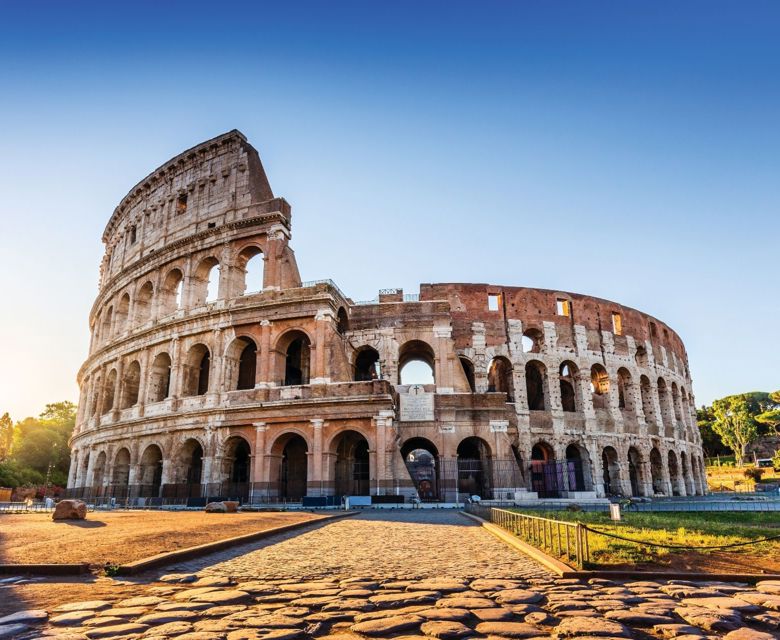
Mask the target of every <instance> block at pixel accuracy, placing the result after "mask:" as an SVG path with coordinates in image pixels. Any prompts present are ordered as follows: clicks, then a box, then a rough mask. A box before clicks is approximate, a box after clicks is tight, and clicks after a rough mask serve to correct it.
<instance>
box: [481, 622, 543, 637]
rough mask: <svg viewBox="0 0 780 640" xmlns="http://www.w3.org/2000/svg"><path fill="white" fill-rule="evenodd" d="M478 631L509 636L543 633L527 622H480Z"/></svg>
mask: <svg viewBox="0 0 780 640" xmlns="http://www.w3.org/2000/svg"><path fill="white" fill-rule="evenodd" d="M476 630H477V633H481V634H483V635H486V636H502V637H507V638H533V637H535V636H538V635H543V633H542V632H541V631H540V630H539V629H538V628H537V627H535V626H533V625H531V624H528V623H527V622H506V621H504V622H501V621H498V622H480V623H479V624H478V625H477V626H476Z"/></svg>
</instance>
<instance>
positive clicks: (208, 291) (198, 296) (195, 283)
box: [192, 257, 220, 307]
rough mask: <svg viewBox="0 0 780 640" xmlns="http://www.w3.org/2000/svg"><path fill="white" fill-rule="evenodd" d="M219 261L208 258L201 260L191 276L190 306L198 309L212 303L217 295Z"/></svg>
mask: <svg viewBox="0 0 780 640" xmlns="http://www.w3.org/2000/svg"><path fill="white" fill-rule="evenodd" d="M219 274H220V268H219V260H217V259H216V258H214V257H208V258H205V259H204V260H201V262H200V264H198V267H197V269H195V272H194V274H193V276H192V305H193V306H194V307H199V306H202V305H204V304H205V303H207V302H213V301H214V300H216V299H217V297H218V295H219Z"/></svg>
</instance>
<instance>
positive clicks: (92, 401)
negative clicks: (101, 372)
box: [89, 376, 102, 417]
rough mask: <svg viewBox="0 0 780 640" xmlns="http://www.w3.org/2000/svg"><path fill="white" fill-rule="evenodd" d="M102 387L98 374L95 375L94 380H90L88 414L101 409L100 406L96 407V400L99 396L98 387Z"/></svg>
mask: <svg viewBox="0 0 780 640" xmlns="http://www.w3.org/2000/svg"><path fill="white" fill-rule="evenodd" d="M101 388H102V384H101V380H100V376H97V377H96V378H95V380H94V381H93V382H92V397H91V398H90V405H89V415H90V417H91V416H94V415H95V414H96V413H97V412H98V409H101V407H98V400H99V396H100V389H101Z"/></svg>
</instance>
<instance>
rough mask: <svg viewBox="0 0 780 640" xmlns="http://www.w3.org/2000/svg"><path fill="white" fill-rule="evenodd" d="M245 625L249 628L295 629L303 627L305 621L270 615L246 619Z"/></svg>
mask: <svg viewBox="0 0 780 640" xmlns="http://www.w3.org/2000/svg"><path fill="white" fill-rule="evenodd" d="M243 624H245V625H246V626H247V627H263V628H267V629H295V628H298V627H300V626H302V625H303V620H301V619H300V618H293V617H291V616H280V615H275V614H270V615H265V616H254V617H251V618H246V619H245V620H244V622H243Z"/></svg>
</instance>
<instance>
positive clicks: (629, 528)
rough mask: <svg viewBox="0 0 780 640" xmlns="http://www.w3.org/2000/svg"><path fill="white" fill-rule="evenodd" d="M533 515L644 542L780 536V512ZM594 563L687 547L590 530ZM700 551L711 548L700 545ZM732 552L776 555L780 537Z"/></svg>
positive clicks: (694, 543) (645, 558)
mask: <svg viewBox="0 0 780 640" xmlns="http://www.w3.org/2000/svg"><path fill="white" fill-rule="evenodd" d="M517 511H518V512H520V513H528V514H529V515H535V516H541V517H544V518H552V519H553V520H565V521H568V522H581V523H583V524H587V525H589V526H591V527H592V528H593V529H597V530H599V531H604V532H607V533H613V534H616V535H619V536H624V537H626V538H631V539H633V540H639V541H641V542H652V543H656V544H669V545H686V546H690V547H701V546H710V545H724V544H733V543H737V542H749V541H751V540H757V539H760V538H765V537H769V536H774V535H780V513H777V512H754V513H751V512H740V513H706V514H704V513H677V512H675V513H624V514H622V517H623V519H622V520H621V521H620V522H612V520H610V519H609V515H608V514H606V513H585V512H576V511H575V512H573V511H544V512H540V511H528V512H523V511H521V510H517ZM588 543H589V546H590V560H591V563H593V564H595V565H599V566H604V565H625V564H637V563H648V562H650V563H662V564H663V563H664V562H663V561H664V560H665V559H666V558H667V556H670V555H671V554H680V553H686V551H685V550H682V549H664V548H659V547H649V546H645V545H643V544H635V543H633V542H625V541H622V540H615V539H614V538H608V537H606V536H600V535H595V534H592V533H589V534H588ZM696 553H703V554H707V553H711V551H710V550H706V549H701V550H698V551H697V552H696ZM729 553H737V554H739V553H748V554H759V555H760V554H774V557H778V556H780V540H775V541H773V542H762V543H757V544H751V545H746V546H744V547H735V548H733V549H730V550H729Z"/></svg>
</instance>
